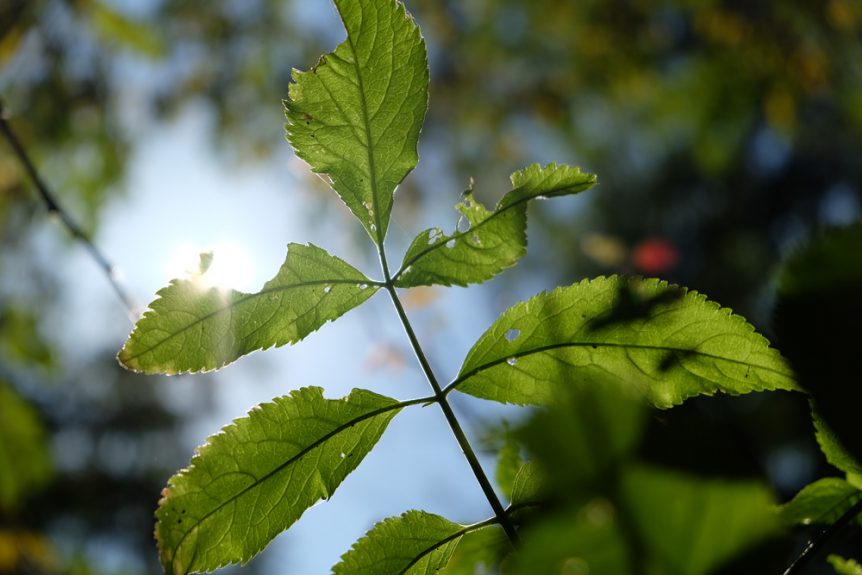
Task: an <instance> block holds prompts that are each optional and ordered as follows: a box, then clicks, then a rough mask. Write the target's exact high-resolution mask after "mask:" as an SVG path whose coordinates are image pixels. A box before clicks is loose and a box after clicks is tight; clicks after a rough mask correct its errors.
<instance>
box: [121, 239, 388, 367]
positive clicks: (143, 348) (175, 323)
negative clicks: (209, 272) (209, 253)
mask: <svg viewBox="0 0 862 575" xmlns="http://www.w3.org/2000/svg"><path fill="white" fill-rule="evenodd" d="M201 262H202V266H201V267H202V269H201V276H203V277H200V276H199V277H196V278H192V279H184V280H174V281H173V282H172V283H171V285H170V286H168V287H166V288H164V289H163V290H161V291H160V292H159V293H158V296H159V298H158V299H157V300H155V301H154V302H153V303H151V304H150V311H148V312H147V313H146V314H144V317H143V318H142V319H141V321H139V322H138V324H137V326H136V327H135V331H134V332H133V333H132V335H131V336H130V337H129V341H128V342H127V343H126V345H125V346H124V347H123V349H122V350H121V351H120V354H119V356H118V357H119V359H120V362H121V363H122V364H123V365H124V366H126V367H128V368H129V369H133V370H135V371H142V372H145V373H167V374H175V373H184V372H189V371H192V372H194V371H208V370H212V369H217V368H219V367H223V366H224V365H226V364H228V363H230V362H232V361H234V360H236V359H237V358H239V357H240V356H243V355H245V354H247V353H251V352H252V351H255V350H259V349H266V348H269V347H273V346H279V345H285V344H287V343H294V342H297V341H299V340H301V339H303V338H304V337H305V336H307V335H308V334H310V333H311V332H313V331H315V330H316V329H318V328H319V327H321V326H322V325H323V324H325V323H326V322H328V321H331V320H334V319H336V318H338V317H340V316H341V315H342V314H344V313H345V312H347V311H349V310H350V309H352V308H354V307H356V306H357V305H359V304H361V303H362V302H364V301H365V300H367V299H368V298H369V297H371V296H372V295H373V294H374V292H375V291H377V287H376V286H370V285H369V284H370V282H371V280H369V279H368V278H367V277H365V276H364V275H363V274H362V273H361V272H359V271H358V270H356V269H355V268H353V267H352V266H350V265H348V264H346V263H344V262H343V261H342V260H340V259H338V258H336V257H333V256H331V255H329V254H327V253H326V251H324V250H322V249H321V248H318V247H317V246H314V245H307V246H304V245H301V244H291V245H290V246H288V252H287V258H286V259H285V261H284V264H283V265H282V266H281V269H280V270H279V271H278V274H277V275H276V276H275V277H274V278H273V279H271V280H270V281H268V282H267V283H266V284H264V286H263V289H262V290H261V291H259V292H257V293H253V294H248V293H242V292H238V291H236V290H232V289H227V290H225V289H221V288H217V287H207V286H206V283H205V281H204V280H205V275H206V269H205V266H204V265H203V264H204V260H203V259H202V260H201Z"/></svg>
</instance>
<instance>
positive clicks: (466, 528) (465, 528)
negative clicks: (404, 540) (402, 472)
mask: <svg viewBox="0 0 862 575" xmlns="http://www.w3.org/2000/svg"><path fill="white" fill-rule="evenodd" d="M411 513H420V514H423V515H431V516H434V517H439V518H440V519H446V518H445V517H443V516H442V515H437V514H435V513H429V512H427V511H422V510H421V509H411V510H409V511H405V512H404V513H402V514H401V515H398V516H393V517H387V518H386V519H383V520H381V521H378V522H377V523H375V524H374V526H373V527H372V528H371V529H369V530H368V531H366V532H365V535H363V536H362V537H361V538H359V539H358V540H357V541H355V542H354V543H353V545H351V546H350V550H348V551H346V552H345V553H343V554H342V555H341V559H342V560H344V559H345V558H346V557H347V555H348V554H350V552H351V551H354V550H355V549H356V546H357V545H358V544H359V543H360V542H361V541H363V540H364V539H365V538H366V537H368V536H369V534H370V533H371V532H372V531H374V530H375V529H377V528H378V527H382V526H383V525H385V524H386V523H387V522H391V521H397V520H399V519H403V520H406V519H407V516H408V515H410V514H411ZM446 520H447V521H448V519H446ZM452 523H455V522H454V521H453V522H452ZM498 524H499V519H498V518H497V517H492V518H490V519H486V520H485V521H480V522H478V523H473V524H471V525H461V529H459V530H458V531H456V532H455V533H453V534H451V535H448V536H446V537H445V538H443V539H441V540H440V541H438V542H436V543H434V544H433V545H430V546H429V547H427V548H426V549H424V550H422V551H421V552H420V553H418V554H417V555H416V556H415V557H413V559H411V560H410V563H408V564H407V565H406V566H404V568H403V569H401V570H400V571H399V572H398V575H404V573H407V572H408V571H410V569H411V568H412V567H413V566H414V565H416V564H417V563H418V562H419V561H421V560H422V559H423V558H424V557H426V556H427V555H430V554H431V553H433V552H434V551H436V550H438V549H440V548H441V547H443V546H444V545H446V544H447V543H449V542H451V541H453V540H455V539H460V538H461V537H463V536H464V535H467V534H468V533H472V532H473V531H479V530H480V529H484V528H485V527H490V526H491V525H498ZM455 525H459V524H458V523H455ZM339 564H340V562H339ZM337 566H338V564H336V565H335V566H333V573H334V569H335V567H337Z"/></svg>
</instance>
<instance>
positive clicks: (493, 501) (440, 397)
mask: <svg viewBox="0 0 862 575" xmlns="http://www.w3.org/2000/svg"><path fill="white" fill-rule="evenodd" d="M377 252H378V254H379V256H380V265H381V267H382V268H383V276H384V277H385V278H386V291H388V292H389V296H390V298H391V299H392V304H393V305H394V306H395V311H396V312H397V313H398V317H399V319H400V320H401V325H402V326H404V331H405V332H406V334H407V339H409V340H410V346H411V347H412V348H413V353H414V354H415V355H416V359H417V360H419V365H420V366H421V367H422V371H423V372H424V373H425V377H426V378H427V379H428V383H429V384H430V385H431V388H432V389H433V390H434V398H435V402H436V403H437V404H439V405H440V409H442V410H443V415H444V416H446V422H447V423H448V424H449V428H450V429H451V430H452V433H453V434H454V435H455V439H456V440H457V441H458V445H459V446H460V447H461V452H462V453H463V454H464V457H465V458H466V459H467V463H469V464H470V469H472V471H473V475H475V476H476V481H478V482H479V486H480V487H481V488H482V492H483V493H484V494H485V498H486V499H487V500H488V503H489V504H490V505H491V509H493V511H494V516H495V517H496V519H497V521H498V522H499V523H500V526H501V527H502V528H503V530H504V531H505V532H506V537H508V539H509V541H510V542H511V543H512V545H516V544H517V543H518V542H519V540H520V538H519V536H518V532H517V531H516V530H515V525H514V524H513V523H512V521H511V519H510V518H509V516H508V515H507V514H506V510H505V509H504V508H503V504H502V503H500V499H499V498H498V497H497V494H496V493H495V492H494V487H493V486H492V485H491V482H490V481H489V480H488V476H487V475H485V471H484V470H483V469H482V465H481V463H479V458H478V457H476V452H475V451H474V450H473V446H472V445H471V444H470V440H469V439H467V435H466V434H465V433H464V430H463V429H462V428H461V424H460V423H459V421H458V418H457V417H456V415H455V412H454V411H452V406H451V405H450V404H449V400H448V399H447V398H446V394H445V393H444V392H443V389H442V388H441V386H440V383H439V382H438V381H437V377H436V376H435V375H434V371H433V370H432V369H431V364H430V363H429V362H428V358H427V357H426V356H425V352H424V351H423V350H422V346H421V345H419V340H418V338H417V337H416V332H415V331H413V326H412V325H411V324H410V320H409V319H408V318H407V313H406V312H405V311H404V306H403V305H401V300H400V299H399V298H398V293H397V292H396V291H395V285H394V283H393V281H392V277H391V275H390V273H389V265H388V264H387V262H386V252H385V249H384V248H383V246H382V245H378V246H377Z"/></svg>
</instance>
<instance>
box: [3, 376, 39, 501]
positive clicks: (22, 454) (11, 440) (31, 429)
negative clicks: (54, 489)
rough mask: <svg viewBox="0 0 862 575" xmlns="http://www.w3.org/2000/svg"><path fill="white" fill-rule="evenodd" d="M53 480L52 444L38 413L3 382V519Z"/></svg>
mask: <svg viewBox="0 0 862 575" xmlns="http://www.w3.org/2000/svg"><path fill="white" fill-rule="evenodd" d="M50 477H51V459H50V455H49V453H48V443H47V440H46V438H45V429H44V428H43V425H42V422H41V421H40V420H39V416H38V414H37V413H36V410H35V409H34V408H33V407H32V406H31V405H30V404H29V403H27V402H26V401H25V400H24V399H23V398H22V397H21V396H20V395H18V393H17V392H15V390H13V389H12V387H10V386H9V385H7V384H6V383H5V382H4V381H2V380H0V516H2V515H3V512H8V511H12V510H14V509H17V508H19V507H20V506H22V505H23V503H24V502H25V500H26V498H27V496H28V495H30V494H33V493H35V492H36V491H38V490H39V489H40V488H41V487H42V486H43V485H44V484H45V483H46V482H47V481H48V480H49V479H50Z"/></svg>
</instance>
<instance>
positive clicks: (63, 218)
mask: <svg viewBox="0 0 862 575" xmlns="http://www.w3.org/2000/svg"><path fill="white" fill-rule="evenodd" d="M0 132H2V133H3V136H4V137H5V138H6V141H7V142H9V145H10V146H11V147H12V150H13V151H14V152H15V155H16V156H17V157H18V160H19V161H20V162H21V165H22V166H23V168H24V170H25V171H26V172H27V175H28V176H29V178H30V181H31V182H32V183H33V186H34V187H35V188H36V191H37V192H38V193H39V197H40V199H41V200H42V203H43V204H44V205H45V208H47V210H48V213H49V214H53V215H55V216H56V217H57V218H59V220H60V222H61V223H62V224H63V225H64V226H65V227H66V229H67V230H68V231H69V233H70V234H71V235H72V237H73V238H75V239H76V240H78V241H79V242H81V243H82V244H83V245H84V248H85V249H86V250H87V252H88V253H89V254H90V256H91V257H92V258H93V259H94V260H95V262H96V264H97V265H98V266H99V268H101V270H102V271H103V272H104V274H105V276H106V277H107V278H108V282H109V283H110V284H111V288H113V290H114V293H116V294H117V297H118V298H120V301H121V302H122V303H123V306H124V307H125V308H126V312H127V313H128V315H129V319H131V320H132V322H134V321H135V320H136V319H137V311H136V310H137V306H136V305H135V302H134V300H133V299H132V297H131V295H130V294H129V292H128V291H127V290H126V288H125V287H123V285H122V283H121V282H120V280H119V279H118V277H117V268H116V267H115V266H114V265H113V264H112V263H111V262H110V260H108V258H107V257H106V256H105V254H103V253H102V251H101V250H99V248H98V247H97V246H96V244H94V243H93V241H92V240H91V239H90V238H89V237H88V236H87V234H86V233H84V230H83V229H82V228H81V226H80V225H78V223H77V222H76V221H75V220H74V219H73V218H72V216H71V215H69V213H68V212H67V211H66V210H65V209H63V206H61V205H60V204H59V203H58V202H57V199H56V197H55V196H54V194H53V193H51V190H50V189H49V188H48V186H47V185H46V184H45V182H44V181H43V180H42V178H41V177H40V176H39V172H38V171H37V170H36V166H35V165H34V164H33V161H32V160H31V159H30V156H29V154H28V153H27V150H26V149H25V148H24V146H23V145H22V144H21V141H20V140H19V139H18V137H17V136H16V135H15V132H14V131H13V130H12V126H10V125H9V122H8V121H7V120H6V115H5V113H4V108H3V101H2V100H0Z"/></svg>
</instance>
